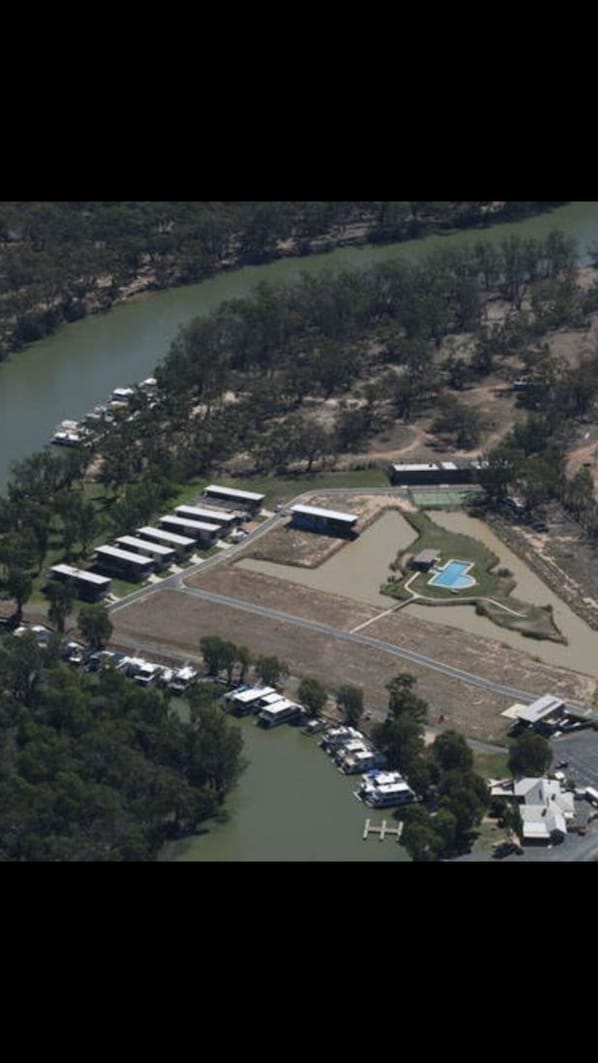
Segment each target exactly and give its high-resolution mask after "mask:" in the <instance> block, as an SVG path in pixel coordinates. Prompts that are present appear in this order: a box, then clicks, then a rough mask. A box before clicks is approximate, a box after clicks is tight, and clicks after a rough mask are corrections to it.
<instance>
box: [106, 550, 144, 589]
mask: <svg viewBox="0 0 598 1063" xmlns="http://www.w3.org/2000/svg"><path fill="white" fill-rule="evenodd" d="M96 563H97V565H98V566H99V567H101V568H102V569H104V570H105V571H106V572H110V573H111V575H113V576H119V577H120V578H121V579H125V580H131V581H132V582H133V583H140V582H141V580H144V579H147V578H148V576H149V575H151V573H152V572H153V571H154V568H155V561H154V560H153V559H152V558H151V557H144V556H143V554H134V553H132V552H131V551H130V550H120V549H119V548H118V547H116V546H98V547H96Z"/></svg>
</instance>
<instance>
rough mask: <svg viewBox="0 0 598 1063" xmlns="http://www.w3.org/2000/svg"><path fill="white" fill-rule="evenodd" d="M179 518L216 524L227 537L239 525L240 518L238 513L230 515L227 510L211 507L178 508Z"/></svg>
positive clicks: (176, 511) (176, 510) (176, 509)
mask: <svg viewBox="0 0 598 1063" xmlns="http://www.w3.org/2000/svg"><path fill="white" fill-rule="evenodd" d="M175 513H176V515H177V517H189V518H190V519H191V520H198V521H205V522H207V523H208V524H216V525H217V526H218V527H219V528H221V529H222V531H221V534H222V535H225V534H226V532H227V531H231V530H232V529H233V528H234V527H235V525H236V524H238V523H239V521H240V517H239V516H238V514H236V513H229V512H228V510H225V509H215V508H214V509H212V508H211V507H210V506H176V508H175Z"/></svg>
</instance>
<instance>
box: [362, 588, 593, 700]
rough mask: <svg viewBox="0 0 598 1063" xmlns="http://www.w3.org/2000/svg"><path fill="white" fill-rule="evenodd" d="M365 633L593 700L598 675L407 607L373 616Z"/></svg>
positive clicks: (495, 676) (520, 683) (524, 686)
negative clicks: (415, 613)
mask: <svg viewBox="0 0 598 1063" xmlns="http://www.w3.org/2000/svg"><path fill="white" fill-rule="evenodd" d="M367 633H368V635H371V636H372V638H380V639H386V640H387V641H388V642H394V643H396V644H397V645H401V646H404V647H406V648H407V649H411V650H416V651H417V652H419V653H425V654H427V655H428V656H430V657H433V658H434V659H435V660H437V661H442V662H443V663H446V664H450V665H453V666H454V667H456V668H463V669H464V670H465V671H468V672H474V673H476V674H478V675H483V676H484V677H485V678H487V679H492V680H493V681H495V682H497V683H504V682H508V684H509V686H514V687H518V688H519V689H521V690H529V691H533V692H537V693H538V695H540V694H545V693H547V692H550V693H552V694H555V695H561V696H562V697H563V698H565V699H569V700H571V701H581V702H591V700H592V696H593V693H594V689H595V687H596V681H595V680H594V679H592V678H591V677H590V676H582V675H579V674H578V673H577V672H570V671H566V670H565V669H563V668H558V667H557V666H556V665H549V664H545V663H544V662H540V661H535V660H534V659H533V658H532V657H531V656H528V655H527V654H526V653H520V652H519V651H518V650H513V649H511V647H508V646H504V645H503V644H502V643H501V642H498V641H496V642H495V641H494V640H493V639H486V638H481V637H478V636H476V635H471V634H469V633H466V632H464V631H458V630H457V629H456V628H449V627H445V626H444V625H440V624H431V623H430V624H427V623H426V622H425V621H423V620H420V619H419V618H418V617H414V616H413V615H411V616H409V607H407V609H404V610H400V611H399V612H397V613H391V614H389V615H388V616H385V617H382V618H381V619H380V620H375V621H374V623H373V624H370V626H369V627H368V629H367ZM471 689H472V690H473V688H471ZM464 711H465V710H464Z"/></svg>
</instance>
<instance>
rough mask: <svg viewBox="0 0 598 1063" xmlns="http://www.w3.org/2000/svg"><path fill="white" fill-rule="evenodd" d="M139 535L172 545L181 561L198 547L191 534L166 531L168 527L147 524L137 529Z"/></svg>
mask: <svg viewBox="0 0 598 1063" xmlns="http://www.w3.org/2000/svg"><path fill="white" fill-rule="evenodd" d="M137 535H138V536H139V538H140V539H142V540H145V539H147V541H148V542H151V543H160V544H161V545H163V546H168V547H171V548H172V549H173V550H174V552H175V554H176V556H177V559H178V560H179V561H182V560H183V559H184V558H186V557H189V556H190V555H191V554H192V553H193V551H194V549H195V547H196V541H195V539H192V538H191V537H190V536H189V535H177V534H176V532H169V531H166V528H152V527H149V526H148V525H146V526H145V527H143V528H138V529H137Z"/></svg>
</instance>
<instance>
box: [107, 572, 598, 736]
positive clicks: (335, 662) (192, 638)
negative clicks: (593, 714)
mask: <svg viewBox="0 0 598 1063" xmlns="http://www.w3.org/2000/svg"><path fill="white" fill-rule="evenodd" d="M244 575H247V576H248V577H253V573H244ZM218 576H219V573H216V572H214V573H213V575H212V579H211V583H210V589H211V590H214V591H216V590H220V591H223V590H224V586H223V585H222V584H221V583H220V584H219V583H217V582H216V579H217V577H218ZM227 579H230V575H229V576H227ZM260 579H261V577H260ZM274 582H275V581H274ZM204 586H206V589H207V586H208V584H207V580H206V583H205V584H204ZM250 586H251V585H250V584H249V583H247V582H246V583H245V584H244V589H245V593H249V590H250ZM237 590H238V588H237ZM263 593H264V595H266V590H265V587H264V589H263ZM271 593H275V591H274V588H270V590H269V591H268V595H269V594H271ZM328 597H329V596H328V595H316V596H314V595H310V598H311V600H312V606H311V609H312V611H311V613H310V611H309V602H308V601H307V599H306V600H304V601H303V603H302V613H301V615H304V616H307V617H310V616H312V617H313V619H320V620H330V619H332V616H333V615H334V610H337V609H341V611H342V610H343V609H344V608H345V601H346V600H344V599H339V600H338V601H337V602H325V601H324V599H326V598H328ZM262 600H263V602H264V604H266V598H264V599H262ZM268 604H273V605H274V604H277V605H278V608H281V601H280V596H278V598H277V601H275V600H274V599H273V600H272V601H271V602H268ZM351 604H352V603H351ZM358 608H361V607H358ZM318 610H319V611H318ZM288 612H289V613H290V612H292V610H291V609H290V608H289V609H288ZM297 615H299V613H298V610H297ZM353 615H354V614H351V621H349V618H348V616H346V617H345V620H344V624H343V627H344V628H345V629H346V628H347V627H348V626H349V623H350V622H352V620H353ZM355 615H356V614H355ZM366 632H367V634H368V635H372V636H374V637H376V636H378V637H384V638H386V639H388V641H392V642H396V643H397V644H401V645H404V646H406V647H408V648H412V649H416V650H420V651H421V652H424V653H427V654H429V655H430V656H431V657H434V658H436V659H438V660H440V661H446V662H447V663H448V664H452V665H456V666H458V667H464V668H470V669H471V670H472V671H474V672H477V673H479V674H480V675H484V676H488V678H491V679H496V680H498V681H504V680H505V677H508V681H509V683H511V684H513V685H514V686H517V685H519V686H521V687H522V689H529V690H531V691H537V693H538V694H543V693H545V692H546V691H548V690H550V691H553V692H554V693H562V694H564V695H566V696H568V697H571V698H575V699H579V700H584V694H585V693H586V692H587V690H588V688H589V687H592V688H593V684H592V682H591V680H587V681H586V680H585V679H584V678H583V677H577V676H575V675H574V674H573V673H567V672H563V671H562V670H560V669H557V668H549V667H547V666H546V665H541V664H536V663H535V662H534V661H532V660H531V659H530V658H527V657H526V656H525V655H523V654H519V653H516V652H514V651H512V650H507V649H504V648H503V647H501V646H500V645H499V644H498V643H492V642H489V641H488V640H485V639H476V638H474V637H471V636H468V637H467V639H466V638H465V637H464V636H463V635H462V634H460V633H459V632H456V631H454V630H452V629H448V628H443V627H439V625H428V624H426V623H424V622H422V621H415V620H414V619H413V618H411V619H409V618H407V616H406V615H405V616H404V618H403V619H401V616H400V613H399V614H396V615H392V616H390V617H388V618H385V619H383V620H380V621H376V622H375V623H373V624H371V625H370V626H369V627H368V628H367V629H366ZM208 634H214V635H220V636H221V637H222V638H227V639H231V640H232V641H233V642H236V643H244V644H246V645H248V646H249V647H250V648H251V649H252V650H253V651H254V652H255V653H257V654H275V655H276V656H278V657H280V658H281V659H282V660H284V661H286V662H287V663H288V664H289V666H290V668H291V671H292V673H293V674H294V675H297V676H305V675H312V676H315V677H316V678H318V679H319V680H320V681H321V682H322V683H324V685H325V686H326V687H327V688H328V689H334V688H335V687H337V686H340V685H341V684H342V683H354V684H355V685H357V686H360V687H362V688H363V689H364V690H365V692H366V704H367V708H368V710H369V711H371V712H373V713H374V714H375V715H381V714H383V713H384V710H385V708H386V703H387V694H386V691H385V689H384V685H385V683H387V682H388V680H389V679H390V678H391V677H392V676H393V675H396V674H397V673H398V672H401V671H409V672H411V673H412V674H414V675H416V676H417V678H418V684H419V689H420V691H421V694H422V696H423V697H425V698H426V699H427V700H428V701H429V703H430V706H431V712H430V716H431V720H432V721H433V722H436V720H437V718H438V716H440V715H441V714H442V715H443V716H444V721H443V722H444V724H445V726H446V727H456V728H457V729H459V730H462V731H463V732H464V733H465V734H467V735H470V736H472V737H476V738H482V739H487V740H489V741H496V740H500V739H502V738H504V736H505V734H506V732H507V729H508V722H507V721H506V720H504V719H503V718H502V717H501V716H500V712H501V711H502V710H503V709H505V708H506V707H507V705H508V704H509V699H507V698H504V697H501V696H500V695H496V694H493V693H491V692H490V691H485V690H481V689H479V688H477V687H473V686H471V685H469V684H467V683H461V682H460V681H458V680H455V679H451V678H448V677H446V676H442V675H440V674H438V673H436V672H432V671H430V670H429V669H426V668H424V667H421V666H419V665H415V664H411V663H407V662H404V661H401V660H399V659H397V658H396V657H393V656H392V654H390V653H387V652H386V651H383V650H380V651H378V650H374V649H372V648H371V647H365V646H364V647H361V646H359V645H355V644H348V643H345V642H343V641H342V640H340V639H336V638H334V637H333V636H330V637H328V636H323V635H322V634H321V633H316V632H311V631H308V630H306V629H304V628H302V629H298V628H297V627H296V626H295V625H293V624H291V623H286V622H279V621H275V620H270V619H268V618H266V617H261V616H248V614H247V613H246V612H241V611H240V610H237V609H234V608H233V607H229V606H222V605H216V604H213V603H211V602H205V601H202V600H201V599H200V598H196V597H192V596H191V595H186V594H185V593H184V592H181V591H159V592H157V593H156V594H155V595H152V597H151V598H149V599H147V600H145V601H143V602H138V603H134V604H133V605H131V606H130V607H128V608H127V609H123V610H121V611H119V612H118V613H116V614H114V636H113V641H114V643H115V644H118V642H119V638H125V639H127V640H131V643H130V645H135V646H136V647H139V648H143V647H144V646H145V647H146V648H147V649H148V650H150V649H151V650H152V651H153V652H154V653H156V652H160V651H162V652H163V653H164V654H166V655H167V654H168V653H178V654H180V655H181V656H182V657H195V658H197V657H198V656H199V640H200V638H201V637H202V636H203V635H208ZM123 645H127V644H126V643H123ZM127 648H129V647H128V646H127Z"/></svg>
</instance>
